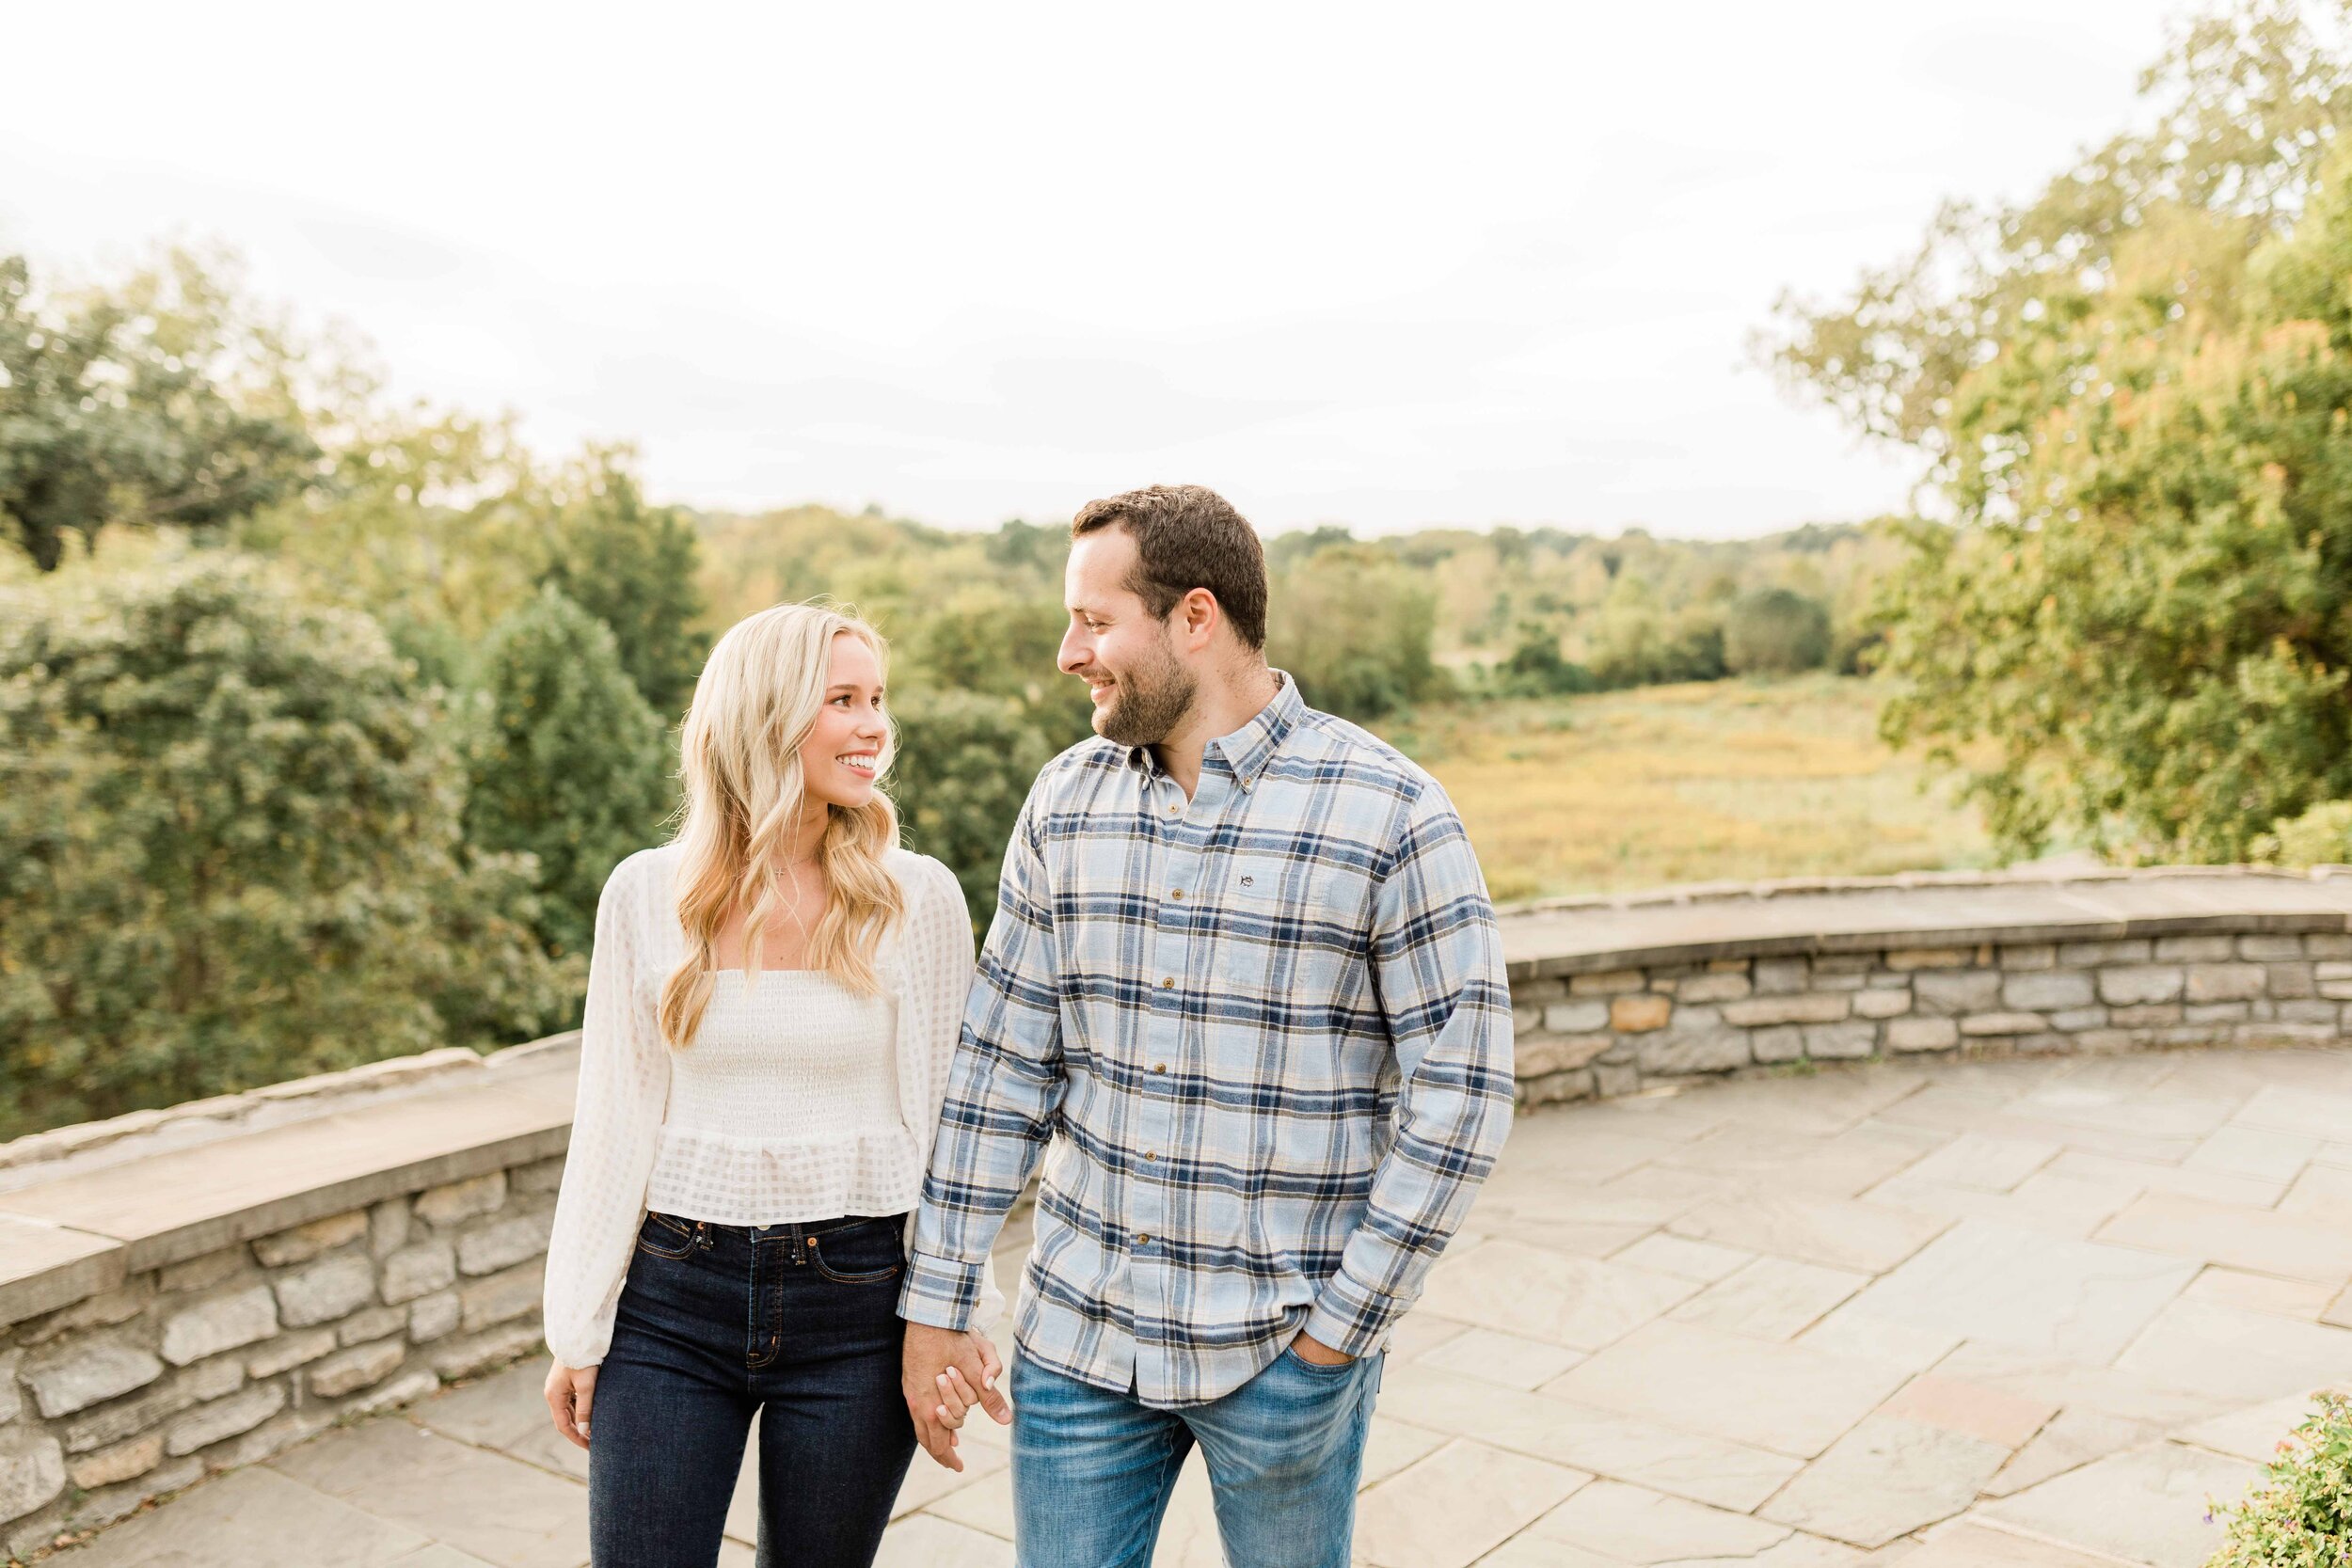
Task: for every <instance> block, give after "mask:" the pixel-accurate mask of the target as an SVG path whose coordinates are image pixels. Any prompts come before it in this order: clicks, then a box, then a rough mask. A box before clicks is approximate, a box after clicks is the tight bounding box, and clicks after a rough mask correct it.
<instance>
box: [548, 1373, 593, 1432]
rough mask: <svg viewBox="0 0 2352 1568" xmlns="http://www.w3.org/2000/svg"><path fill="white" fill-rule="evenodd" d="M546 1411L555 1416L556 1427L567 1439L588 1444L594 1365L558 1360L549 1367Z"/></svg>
mask: <svg viewBox="0 0 2352 1568" xmlns="http://www.w3.org/2000/svg"><path fill="white" fill-rule="evenodd" d="M546 1392H547V1396H548V1415H550V1416H552V1417H554V1418H555V1430H556V1433H557V1434H558V1435H560V1436H561V1437H562V1438H563V1439H564V1441H565V1442H566V1443H576V1444H578V1445H579V1446H580V1447H581V1448H583V1449H584V1448H586V1447H587V1446H588V1407H589V1406H590V1405H591V1404H593V1403H595V1402H596V1368H594V1367H566V1366H563V1365H561V1364H560V1363H559V1364H558V1365H556V1366H553V1367H550V1368H548V1386H547V1390H546Z"/></svg>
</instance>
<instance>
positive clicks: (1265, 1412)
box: [1012, 1348, 1381, 1568]
mask: <svg viewBox="0 0 2352 1568" xmlns="http://www.w3.org/2000/svg"><path fill="white" fill-rule="evenodd" d="M1380 1361H1381V1358H1380V1356H1378V1355H1377V1354H1374V1355H1368V1356H1364V1357H1362V1358H1360V1359H1359V1360H1356V1361H1351V1362H1349V1363H1348V1364H1347V1365H1346V1366H1344V1367H1318V1366H1315V1365H1313V1364H1312V1363H1311V1362H1308V1361H1305V1360H1302V1359H1301V1358H1300V1357H1299V1356H1298V1355H1297V1354H1295V1352H1293V1351H1291V1350H1289V1349H1287V1348H1286V1349H1285V1350H1284V1351H1283V1352H1282V1354H1279V1355H1278V1356H1276V1357H1275V1358H1274V1361H1273V1363H1272V1364H1271V1365H1269V1366H1268V1367H1266V1368H1265V1369H1264V1370H1263V1371H1261V1372H1259V1373H1258V1375H1257V1376H1255V1377H1253V1378H1251V1379H1250V1380H1249V1381H1248V1383H1245V1384H1243V1385H1242V1386H1240V1387H1239V1388H1236V1389H1234V1390H1233V1391H1232V1393H1230V1394H1228V1395H1226V1396H1225V1397H1224V1398H1222V1399H1219V1400H1214V1401H1212V1402H1209V1403H1207V1404H1195V1405H1187V1406H1185V1407H1184V1408H1183V1409H1181V1410H1154V1409H1152V1408H1151V1407H1149V1406H1147V1405H1143V1404H1140V1403H1137V1402H1136V1398H1135V1396H1134V1395H1133V1394H1132V1393H1117V1394H1115V1393H1112V1392H1111V1391H1110V1390H1109V1389H1107V1388H1097V1387H1095V1386H1093V1385H1092V1384H1090V1383H1081V1382H1079V1381H1078V1380H1077V1379H1076V1378H1073V1377H1066V1376H1064V1375H1063V1374H1062V1373H1060V1372H1057V1371H1054V1370H1051V1369H1049V1368H1045V1367H1041V1366H1040V1365H1038V1364H1037V1363H1036V1362H1034V1361H1031V1360H1030V1359H1029V1358H1028V1357H1027V1356H1025V1355H1022V1354H1019V1353H1017V1352H1016V1353H1015V1354H1014V1356H1013V1362H1012V1408H1013V1424H1012V1501H1013V1534H1014V1539H1015V1543H1016V1544H1017V1547H1018V1550H1019V1553H1020V1560H1021V1568H1144V1565H1145V1564H1147V1563H1149V1562H1150V1561H1151V1560H1152V1544H1153V1542H1155V1541H1156V1540H1157V1539H1158V1537H1159V1533H1160V1516H1161V1515H1162V1514H1163V1513H1166V1512H1167V1510H1168V1496H1169V1494H1170V1493H1172V1492H1173V1491H1174V1490H1175V1486H1176V1475H1177V1472H1178V1471H1179V1470H1181V1469H1183V1468H1184V1456H1185V1455H1186V1454H1188V1453H1190V1452H1191V1451H1192V1446H1193V1444H1194V1443H1196V1442H1197V1443H1199V1444H1200V1453H1201V1457H1202V1458H1203V1459H1204V1460H1206V1461H1207V1462H1208V1467H1209V1485H1210V1489H1211V1490H1212V1491H1213V1492H1214V1493H1215V1495H1216V1525H1217V1533H1218V1534H1219V1535H1220V1536H1222V1537H1223V1538H1224V1542H1225V1560H1226V1561H1227V1562H1228V1563H1230V1564H1232V1568H1347V1559H1348V1544H1349V1540H1350V1538H1351V1537H1352V1536H1353V1535H1354V1533H1355V1528H1356V1481H1357V1479H1358V1477H1359V1475H1360V1474H1361V1473H1362V1471H1363V1460H1364V1435H1365V1433H1366V1432H1367V1431H1368V1430H1369V1428H1370V1427H1371V1424H1372V1402H1373V1396H1374V1395H1375V1394H1376V1393H1377V1392H1379V1388H1380Z"/></svg>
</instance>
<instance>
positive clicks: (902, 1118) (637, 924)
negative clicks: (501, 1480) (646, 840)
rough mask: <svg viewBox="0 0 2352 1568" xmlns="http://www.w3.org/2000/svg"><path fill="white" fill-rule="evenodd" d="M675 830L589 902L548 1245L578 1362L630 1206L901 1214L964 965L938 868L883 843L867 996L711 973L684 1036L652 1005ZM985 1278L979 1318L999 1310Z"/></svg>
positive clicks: (676, 953) (963, 926) (908, 1208)
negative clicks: (884, 911)
mask: <svg viewBox="0 0 2352 1568" xmlns="http://www.w3.org/2000/svg"><path fill="white" fill-rule="evenodd" d="M683 853H684V852H683V851H682V850H681V849H679V848H678V847H675V846H674V845H665V846H664V847H660V848H659V849H647V850H644V851H643V852H641V853H639V854H635V855H631V856H630V857H629V858H628V860H626V861H623V862H622V863H620V864H619V865H618V866H616V867H614V868H613V872H612V876H611V877H610V878H608V879H606V881H605V885H604V894H603V896H602V897H601V898H600V899H599V900H598V901H597V905H596V946H595V947H594V949H592V951H591V954H590V957H589V964H588V1006H587V1014H586V1017H585V1018H584V1019H583V1020H582V1022H581V1037H580V1087H579V1095H578V1101H577V1107H576V1109H575V1111H574V1114H573V1118H572V1137H571V1150H570V1154H569V1156H568V1158H567V1159H566V1160H565V1162H564V1184H563V1188H562V1191H561V1192H560V1193H559V1194H558V1195H557V1197H556V1206H555V1228H554V1232H553V1234H552V1236H551V1237H550V1238H549V1241H548V1273H547V1291H546V1299H545V1304H544V1305H545V1312H546V1323H547V1340H548V1350H549V1351H550V1352H551V1353H553V1354H554V1356H555V1359H556V1360H557V1361H558V1362H560V1363H562V1364H563V1365H564V1366H566V1367H593V1366H596V1365H597V1364H598V1363H599V1362H601V1361H602V1360H603V1359H604V1356H605V1352H606V1351H607V1349H609V1348H610V1346H611V1344H612V1316H613V1310H614V1308H615V1307H616V1306H617V1304H618V1303H619V1300H620V1295H621V1287H622V1285H623V1283H624V1282H625V1281H626V1280H627V1278H628V1264H629V1259H630V1256H631V1255H632V1254H633V1253H634V1251H635V1249H636V1240H637V1232H638V1228H639V1227H641V1226H642V1225H643V1224H644V1216H645V1211H646V1210H647V1209H648V1208H653V1209H658V1210H660V1211H661V1212H665V1213H675V1214H682V1215H685V1216H687V1217H689V1218H691V1219H699V1220H708V1221H711V1222H713V1223H716V1224H724V1225H784V1224H789V1223H792V1222H794V1221H801V1220H818V1219H832V1218H834V1217H835V1216H838V1215H843V1214H895V1213H899V1212H905V1213H906V1214H907V1227H908V1245H909V1246H910V1247H911V1246H912V1244H913V1230H914V1206H915V1203H916V1201H917V1200H918V1198H919V1196H920V1194H921V1188H922V1180H923V1167H924V1164H925V1163H926V1162H927V1161H928V1160H929V1159H930V1147H931V1134H932V1131H933V1129H934V1128H935V1127H936V1126H937V1125H938V1121H939V1108H940V1104H941V1102H942V1101H944V1100H945V1099H946V1090H947V1069H948V1065H949V1063H950V1062H951V1061H952V1060H953V1058H954V1055H955V1049H956V1041H957V1037H958V1036H959V1034H960V1033H961V1024H962V1019H963V1004H964V997H965V993H966V992H967V991H968V990H970V988H971V983H972V972H973V945H972V925H971V918H970V915H969V914H968V912H967V911H966V909H965V906H964V902H963V893H962V890H961V888H960V887H958V886H957V884H956V879H955V873H953V872H951V871H949V870H948V869H947V868H946V866H945V865H942V864H941V863H939V862H937V861H935V860H932V859H930V857H929V856H926V855H917V854H914V853H913V852H912V851H910V850H905V849H894V850H892V851H890V853H889V856H888V858H887V860H886V862H885V864H886V865H887V867H888V869H889V870H890V872H891V873H892V874H893V875H894V876H896V877H897V878H898V884H899V886H900V887H901V889H903V890H904V892H905V895H906V906H907V907H906V912H905V914H904V915H903V916H901V918H900V919H899V920H898V922H897V923H895V924H894V926H893V927H892V928H891V930H890V931H889V932H888V933H886V934H885V935H884V936H883V938H882V943H881V945H880V947H879V948H878V949H877V951H876V954H875V959H876V968H877V970H878V971H879V972H880V974H882V983H883V988H884V989H883V992H882V994H881V995H879V996H873V997H860V996H858V995H857V994H856V993H855V992H854V991H851V990H849V989H848V988H846V987H844V986H842V985H841V984H839V982H837V981H835V980H834V978H833V977H832V976H830V975H827V974H816V973H812V972H808V971H771V972H766V973H762V974H755V975H747V974H744V973H743V972H742V971H740V970H739V969H738V970H721V971H720V972H719V974H718V975H717V977H716V979H715V981H714V989H713V991H712V993H711V999H710V1005H709V1006H708V1008H707V1010H706V1012H705V1013H704V1015H703V1022H702V1027H701V1029H700V1030H699V1031H698V1032H697V1034H696V1035H695V1037H694V1042H693V1044H692V1045H691V1046H689V1047H688V1048H687V1049H685V1050H684V1051H676V1052H674V1051H672V1050H670V1049H669V1047H668V1046H667V1045H665V1044H664V1043H663V1042H662V1039H661V1035H660V1027H659V1025H658V1024H657V1022H656V1020H655V1010H656V1008H657V1007H658V1006H659V1005H660V994H661V986H662V983H663V982H664V981H665V980H667V979H668V978H669V975H670V973H671V971H672V970H674V969H675V967H676V966H677V964H678V962H679V960H680V959H681V958H683V957H684V955H685V951H686V933H685V930H684V928H683V927H680V926H679V924H678V919H677V903H676V896H675V891H674V881H675V876H676V872H677V866H678V863H679V861H680V860H681V859H682V857H683ZM1003 1307H1004V1298H1003V1296H1002V1295H1001V1294H1000V1293H999V1292H998V1291H997V1290H996V1287H995V1283H994V1281H993V1278H992V1279H988V1280H985V1281H984V1282H983V1284H982V1291H981V1302H980V1310H979V1317H978V1319H977V1323H979V1324H980V1325H981V1326H985V1325H986V1324H987V1323H991V1322H993V1320H994V1319H995V1317H996V1316H997V1315H998V1314H999V1313H1000V1312H1001V1311H1002V1310H1003Z"/></svg>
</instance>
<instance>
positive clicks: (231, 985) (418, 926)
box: [0, 557, 580, 1137]
mask: <svg viewBox="0 0 2352 1568" xmlns="http://www.w3.org/2000/svg"><path fill="white" fill-rule="evenodd" d="M448 736H449V726H448V724H447V723H446V720H445V715H444V714H443V713H442V712H441V711H440V710H439V708H438V705H437V701H436V699H435V698H434V697H433V695H432V694H430V693H421V692H420V691H418V690H417V689H415V688H414V686H413V685H412V683H411V679H410V676H409V673H408V671H407V669H406V668H405V666H404V665H403V663H402V662H401V661H400V660H398V659H397V658H395V657H393V655H392V653H391V650H390V649H389V646H388V645H387V644H386V642H385V640H384V638H383V635H382V633H381V632H380V631H378V630H377V628H376V627H375V626H374V625H373V622H371V621H369V620H368V619H367V618H366V617H364V616H360V615H356V614H352V613H349V612H345V611H338V610H320V609H316V608H313V607H310V606H308V605H305V604H303V603H301V602H300V601H299V600H297V599H295V598H294V597H293V596H292V595H290V594H288V593H286V592H285V591H284V590H283V589H282V588H280V587H278V585H276V584H274V583H272V582H271V581H270V580H269V579H268V578H267V577H266V576H265V575H264V574H263V573H262V571H261V570H260V569H259V568H257V567H256V566H255V565H253V564H252V563H250V562H246V561H243V560H239V559H237V558H234V557H213V558H210V559H206V560H199V562H194V563H182V564H176V565H171V566H167V567H163V568H158V569H155V570H151V571H147V572H137V573H121V574H116V575H112V576H109V577H106V578H97V577H95V576H94V574H90V573H87V572H74V573H70V574H65V575H64V576H62V577H61V578H53V579H50V580H49V581H46V582H43V583H41V584H40V585H38V586H36V587H32V588H24V589H19V590H15V591H12V592H11V593H10V594H8V597H7V600H6V602H5V604H0V907H5V909H6V911H7V918H6V919H5V920H0V1137H8V1136H11V1135H13V1134H15V1133H17V1132H25V1131H29V1130H31V1129H33V1128H36V1127H41V1126H48V1125H54V1124H56V1123H57V1122H60V1121H72V1120H75V1119H79V1118H83V1117H99V1116H109V1115H114V1114H117V1113H119V1112H122V1111H126V1110H131V1109H134V1108H136V1107H139V1106H147V1105H163V1104H170V1103H172V1102H174V1101H183V1100H189V1099H195V1098H199V1097H201V1096H205V1095H211V1094H218V1093H222V1092H226V1091H229V1090H234V1089H240V1088H246V1087H251V1086H253V1085H261V1084H267V1083H272V1082H276V1081H278V1080H280V1079H284V1078H289V1077H294V1076H298V1075H301V1074H303V1073H309V1072H316V1071H321V1070H325V1069H334V1068H341V1067H348V1066H352V1065H355V1064H358V1063H361V1062H366V1061H371V1060H374V1059H376V1058H378V1057H383V1056H393V1055H401V1054H405V1053H410V1052H415V1051H419V1050H422V1049H426V1048H429V1047H432V1046H437V1045H442V1044H446V1043H450V1042H452V1041H460V1042H464V1043H469V1044H470V1043H477V1042H482V1043H505V1042H507V1041H510V1040H513V1039H517V1038H524V1037H529V1036H530V1035H531V1034H532V1033H533V1032H534V1031H536V1030H538V1029H539V1028H540V1027H541V1026H542V1025H544V1024H545V1023H547V1022H548V1021H550V1020H551V1019H552V1018H553V1017H555V1016H556V1015H557V1013H558V1012H559V1011H560V1010H561V1008H562V1007H563V1006H564V997H565V995H566V992H567V991H568V990H572V989H574V988H576V987H577V986H578V984H579V981H580V974H579V970H578V966H577V965H576V964H574V965H568V966H567V965H562V964H557V963H553V962H550V961H549V960H548V958H545V957H544V956H543V955H542V954H541V952H540V951H539V949H538V946H537V944H536V943H535V942H532V940H531V936H530V925H531V922H532V919H533V917H534V914H535V907H534V906H535V900H534V899H533V898H532V895H531V893H530V883H531V878H532V867H531V866H530V864H529V863H528V862H526V861H521V860H517V859H510V858H504V857H495V856H492V857H474V856H471V855H469V854H468V853H467V851H466V850H465V848H464V847H463V846H462V844H461V841H460V837H459V816H460V812H461V810H462V808H463V801H464V793H465V784H464V772H463V768H462V766H461V764H460V761H459V759H458V757H457V755H456V753H455V749H454V748H453V745H452V744H451V742H450V740H449V738H448Z"/></svg>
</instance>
